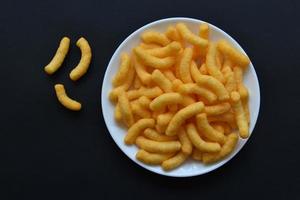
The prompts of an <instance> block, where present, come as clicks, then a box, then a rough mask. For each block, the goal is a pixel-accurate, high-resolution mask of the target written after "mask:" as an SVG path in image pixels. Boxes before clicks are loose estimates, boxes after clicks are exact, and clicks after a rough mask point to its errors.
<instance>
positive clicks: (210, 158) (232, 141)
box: [202, 133, 238, 164]
mask: <svg viewBox="0 0 300 200" xmlns="http://www.w3.org/2000/svg"><path fill="white" fill-rule="evenodd" d="M237 141H238V136H237V134H235V133H231V134H229V135H228V136H227V138H226V141H225V144H224V145H223V146H222V148H221V151H219V153H203V154H202V161H203V162H204V163H205V164H209V163H213V162H217V161H218V160H221V159H222V158H224V157H226V156H227V155H229V154H230V153H231V152H232V151H233V150H234V148H235V146H236V144H237Z"/></svg>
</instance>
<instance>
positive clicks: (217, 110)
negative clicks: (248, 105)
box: [204, 103, 231, 116]
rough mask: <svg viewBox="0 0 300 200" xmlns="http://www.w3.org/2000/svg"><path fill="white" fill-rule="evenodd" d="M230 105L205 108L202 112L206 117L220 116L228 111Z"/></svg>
mask: <svg viewBox="0 0 300 200" xmlns="http://www.w3.org/2000/svg"><path fill="white" fill-rule="evenodd" d="M230 108H231V106H230V103H220V104H216V105H212V106H205V107H204V112H205V113H206V115H207V116H212V115H220V114H223V113H226V112H228V111H229V110H230Z"/></svg>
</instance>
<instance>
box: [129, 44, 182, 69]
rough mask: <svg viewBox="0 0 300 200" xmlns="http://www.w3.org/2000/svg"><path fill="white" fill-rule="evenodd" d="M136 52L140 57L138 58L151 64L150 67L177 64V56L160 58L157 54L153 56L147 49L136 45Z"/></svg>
mask: <svg viewBox="0 0 300 200" xmlns="http://www.w3.org/2000/svg"><path fill="white" fill-rule="evenodd" d="M134 52H135V54H136V56H137V57H138V59H140V61H141V62H142V63H143V64H145V65H147V66H149V67H153V68H157V69H167V68H170V67H172V66H173V65H174V64H175V61H176V59H175V57H171V56H169V57H165V58H158V57H155V56H152V55H150V54H148V53H147V51H146V50H144V49H143V48H141V47H136V48H134Z"/></svg>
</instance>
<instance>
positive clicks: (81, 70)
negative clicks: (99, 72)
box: [70, 37, 92, 81]
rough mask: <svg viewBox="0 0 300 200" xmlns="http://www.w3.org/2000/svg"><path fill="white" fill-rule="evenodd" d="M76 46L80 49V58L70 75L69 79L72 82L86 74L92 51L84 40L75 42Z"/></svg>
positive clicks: (80, 39)
mask: <svg viewBox="0 0 300 200" xmlns="http://www.w3.org/2000/svg"><path fill="white" fill-rule="evenodd" d="M76 45H77V46H78V47H79V48H80V51H81V58H80V61H79V63H78V65H77V66H76V67H75V68H74V69H73V70H72V71H71V73H70V78H71V80H72V81H77V80H78V79H80V78H81V77H82V76H83V75H84V74H85V73H86V72H87V70H88V68H89V66H90V62H91V59H92V50H91V47H90V45H89V43H88V41H87V40H86V39H85V38H83V37H81V38H79V40H77V42H76Z"/></svg>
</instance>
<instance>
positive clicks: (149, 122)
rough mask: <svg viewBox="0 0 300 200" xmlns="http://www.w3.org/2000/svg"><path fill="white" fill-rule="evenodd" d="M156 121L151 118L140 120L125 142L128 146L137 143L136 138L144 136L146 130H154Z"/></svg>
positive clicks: (130, 130)
mask: <svg viewBox="0 0 300 200" xmlns="http://www.w3.org/2000/svg"><path fill="white" fill-rule="evenodd" d="M154 126H155V120H154V119H151V118H146V119H140V120H139V121H137V122H136V123H135V124H133V125H132V126H131V127H130V128H129V129H128V132H127V134H126V136H125V138H124V142H125V144H127V145H131V144H134V143H135V140H136V138H137V137H138V136H139V135H140V134H142V132H143V131H144V130H145V129H146V128H154Z"/></svg>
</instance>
